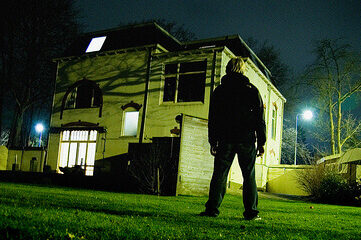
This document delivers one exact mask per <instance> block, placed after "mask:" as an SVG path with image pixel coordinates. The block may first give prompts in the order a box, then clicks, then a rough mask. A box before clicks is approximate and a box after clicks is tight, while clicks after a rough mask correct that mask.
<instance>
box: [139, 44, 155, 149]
mask: <svg viewBox="0 0 361 240" xmlns="http://www.w3.org/2000/svg"><path fill="white" fill-rule="evenodd" d="M151 61H152V48H148V60H147V72H146V77H145V90H144V103H143V113H142V122H141V125H140V132H139V143H142V142H143V138H144V127H145V115H146V113H147V103H148V91H149V79H150V63H151Z"/></svg>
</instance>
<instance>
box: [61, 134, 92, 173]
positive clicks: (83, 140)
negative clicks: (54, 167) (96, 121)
mask: <svg viewBox="0 0 361 240" xmlns="http://www.w3.org/2000/svg"><path fill="white" fill-rule="evenodd" d="M97 133H98V132H97V131H96V130H90V131H89V130H81V131H69V130H67V131H63V132H62V133H61V135H62V137H61V142H60V154H59V158H60V159H59V167H74V166H75V165H78V166H80V167H81V168H82V169H84V171H85V175H87V176H92V175H93V172H94V161H95V150H96V148H95V147H96V136H97Z"/></svg>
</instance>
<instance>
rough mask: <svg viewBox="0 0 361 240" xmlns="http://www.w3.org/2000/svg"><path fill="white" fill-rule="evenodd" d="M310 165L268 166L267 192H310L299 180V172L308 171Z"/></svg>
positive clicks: (289, 193) (303, 193)
mask: <svg viewBox="0 0 361 240" xmlns="http://www.w3.org/2000/svg"><path fill="white" fill-rule="evenodd" d="M310 167H311V166H310V165H296V166H294V165H274V166H270V167H269V168H268V181H267V192H270V193H277V194H287V195H297V196H307V195H308V194H307V193H306V192H305V191H304V190H303V189H302V188H301V186H300V185H299V183H298V182H297V174H298V172H300V171H305V170H306V171H307V169H308V168H310Z"/></svg>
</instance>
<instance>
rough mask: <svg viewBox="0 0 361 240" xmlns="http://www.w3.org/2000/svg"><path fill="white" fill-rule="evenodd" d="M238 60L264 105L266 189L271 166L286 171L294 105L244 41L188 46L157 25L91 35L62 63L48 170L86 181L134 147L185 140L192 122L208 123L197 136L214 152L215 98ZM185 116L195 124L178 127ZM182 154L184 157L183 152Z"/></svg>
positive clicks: (236, 178)
mask: <svg viewBox="0 0 361 240" xmlns="http://www.w3.org/2000/svg"><path fill="white" fill-rule="evenodd" d="M236 56H239V57H242V58H244V60H245V63H246V72H245V75H246V76H247V77H248V78H249V79H250V81H251V82H252V83H253V84H254V85H255V86H256V87H257V88H258V89H259V91H260V93H261V96H262V98H263V102H264V107H265V116H266V123H267V145H266V148H265V150H266V151H265V155H264V156H263V157H262V158H258V159H257V174H258V175H257V181H258V186H259V187H261V188H265V186H266V181H267V172H268V169H267V166H269V165H273V164H279V163H280V156H281V141H282V123H283V110H284V103H285V101H286V100H285V98H284V97H283V96H282V94H281V93H280V92H279V91H278V90H277V89H276V87H275V86H274V85H273V84H272V82H271V81H270V76H271V73H270V72H269V70H268V69H267V68H266V66H264V64H263V63H262V62H261V60H260V59H259V58H258V57H257V56H256V55H255V54H254V53H253V51H252V50H251V49H250V48H249V47H248V46H247V44H246V43H245V42H244V41H243V40H242V39H241V38H240V37H239V36H238V35H232V36H225V37H219V38H212V39H204V40H197V41H191V42H180V41H178V40H177V39H175V38H174V37H173V36H172V35H170V34H169V33H168V32H167V31H165V30H164V29H163V28H161V27H160V26H159V25H157V24H156V23H146V24H140V25H133V26H126V27H121V28H116V29H111V30H105V31H100V32H94V33H89V34H85V35H83V36H81V37H80V38H79V39H77V40H76V41H75V42H74V43H73V44H72V45H71V46H70V48H69V49H68V50H67V51H66V53H65V55H64V56H62V57H59V58H57V59H55V61H56V62H57V75H56V90H55V93H54V99H53V109H52V115H51V126H50V127H51V133H50V136H49V143H48V153H47V160H46V163H47V165H49V166H50V167H51V168H52V169H54V170H56V171H57V172H60V167H73V166H75V165H78V166H81V167H82V168H83V169H84V170H85V173H86V175H93V173H94V165H96V162H97V161H101V160H103V159H107V158H111V157H115V156H119V155H121V154H125V153H128V148H129V144H130V143H150V142H152V139H154V138H164V137H180V138H183V135H181V134H180V132H181V131H183V130H184V129H185V128H186V127H184V126H183V130H182V129H181V128H182V125H183V124H184V122H191V123H192V124H193V123H195V124H193V125H195V126H197V124H198V123H199V122H202V121H203V122H202V123H201V125H202V128H203V130H202V132H201V134H198V133H197V131H198V130H197V128H193V131H194V132H193V133H194V134H193V135H194V136H197V139H193V140H192V141H193V142H200V143H202V146H208V143H207V140H208V138H207V133H206V132H207V131H206V128H204V127H206V125H207V124H206V120H207V118H208V108H209V99H210V95H211V93H212V91H213V90H214V89H215V87H216V86H218V85H219V84H220V82H221V77H222V76H223V75H225V69H226V64H227V63H228V61H229V59H230V58H232V57H236ZM229 104H232V103H229ZM177 116H182V117H178V120H179V118H183V119H185V118H186V116H188V118H189V119H191V120H189V119H188V120H184V122H183V123H182V122H181V121H178V122H177V121H176V120H175V119H176V118H177ZM199 124H200V123H199ZM199 124H198V125H199ZM186 129H187V131H189V128H186ZM191 135H192V134H191ZM184 136H187V137H189V138H191V137H192V136H189V134H188V135H184ZM193 138H194V137H193ZM183 140H184V139H181V141H180V142H182V141H183ZM189 141H191V140H189ZM183 142H184V141H183ZM181 146H182V145H181ZM191 149H192V148H188V150H187V151H192V150H191ZM180 151H181V153H180V155H182V147H180ZM197 151H203V152H204V154H203V153H202V154H200V153H197V152H195V153H193V155H196V156H200V157H202V156H203V157H204V156H207V159H208V160H207V163H210V164H209V166H210V167H211V168H212V167H213V160H212V157H211V156H210V155H209V153H205V152H206V151H208V149H205V148H200V149H198V150H197ZM207 154H208V155H207ZM183 156H186V154H183ZM204 158H205V157H204ZM194 160H195V159H193V160H192V161H194ZM203 160H204V159H203ZM189 161H191V159H189ZM183 162H184V161H183ZM179 164H180V163H179ZM236 165H238V163H237V164H236ZM179 167H181V165H179ZM202 167H203V166H201V165H199V166H198V168H197V169H198V170H199V169H202ZM207 167H208V166H207ZM193 169H194V172H193V173H192V172H190V174H191V175H192V174H193V179H194V182H196V181H197V175H198V173H199V172H197V170H195V169H196V168H193ZM207 170H209V171H212V169H207ZM231 172H232V174H231V175H232V176H231V177H230V182H232V183H237V184H238V183H239V184H240V183H241V173H240V171H239V169H237V170H233V167H232V170H231ZM236 172H237V173H236ZM206 178H209V174H207V177H206ZM180 179H181V177H179V176H178V181H180ZM178 184H179V182H178ZM205 184H206V185H209V181H208V182H207V183H205ZM195 191H196V192H197V190H196V189H195ZM201 192H202V191H201Z"/></svg>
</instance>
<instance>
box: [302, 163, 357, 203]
mask: <svg viewBox="0 0 361 240" xmlns="http://www.w3.org/2000/svg"><path fill="white" fill-rule="evenodd" d="M298 182H299V183H300V185H301V187H302V188H303V190H305V191H306V192H307V193H309V194H310V199H311V200H312V201H316V202H321V203H330V204H341V205H355V206H361V185H360V183H356V182H355V183H349V182H348V181H347V180H346V179H345V178H344V177H343V176H342V175H341V174H339V173H338V171H337V170H336V169H335V168H332V167H330V166H327V165H326V166H325V165H323V164H322V165H314V166H313V167H312V168H310V169H305V170H304V171H302V172H300V173H299V174H298Z"/></svg>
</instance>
